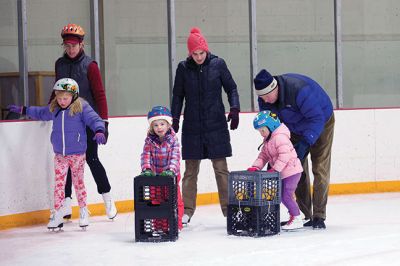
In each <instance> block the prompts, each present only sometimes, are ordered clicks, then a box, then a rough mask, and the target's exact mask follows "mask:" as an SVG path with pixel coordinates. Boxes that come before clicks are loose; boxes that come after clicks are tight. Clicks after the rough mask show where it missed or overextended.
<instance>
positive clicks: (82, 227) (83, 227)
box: [79, 224, 89, 231]
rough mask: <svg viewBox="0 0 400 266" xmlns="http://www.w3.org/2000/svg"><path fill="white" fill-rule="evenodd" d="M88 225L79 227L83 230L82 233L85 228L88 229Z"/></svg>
mask: <svg viewBox="0 0 400 266" xmlns="http://www.w3.org/2000/svg"><path fill="white" fill-rule="evenodd" d="M88 226H89V225H88V224H87V225H80V226H79V227H80V228H81V229H82V230H83V231H86V228H87V227H88Z"/></svg>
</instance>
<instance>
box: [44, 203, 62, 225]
mask: <svg viewBox="0 0 400 266" xmlns="http://www.w3.org/2000/svg"><path fill="white" fill-rule="evenodd" d="M63 216H64V212H63V207H62V206H61V208H59V209H58V210H54V211H52V212H51V215H50V219H49V220H50V221H49V223H48V224H47V229H53V231H54V229H56V228H61V227H63V225H64V224H63V222H64V219H63Z"/></svg>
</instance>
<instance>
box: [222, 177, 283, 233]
mask: <svg viewBox="0 0 400 266" xmlns="http://www.w3.org/2000/svg"><path fill="white" fill-rule="evenodd" d="M228 185H229V188H228V196H229V205H228V216H227V231H228V234H229V235H237V236H252V237H260V236H269V235H275V234H278V233H279V232H280V209H279V208H280V202H281V179H280V176H279V173H278V172H266V171H255V172H249V171H233V172H231V173H230V174H229V179H228Z"/></svg>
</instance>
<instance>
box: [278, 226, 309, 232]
mask: <svg viewBox="0 0 400 266" xmlns="http://www.w3.org/2000/svg"><path fill="white" fill-rule="evenodd" d="M305 230H306V228H304V227H301V228H295V229H282V231H283V232H301V231H305Z"/></svg>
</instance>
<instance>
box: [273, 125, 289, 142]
mask: <svg viewBox="0 0 400 266" xmlns="http://www.w3.org/2000/svg"><path fill="white" fill-rule="evenodd" d="M279 134H283V135H286V136H288V138H289V139H290V131H289V129H288V127H287V126H286V125H285V124H283V123H281V125H280V126H279V127H277V128H276V129H275V130H274V131H273V132H272V134H271V137H272V136H276V135H279Z"/></svg>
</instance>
